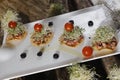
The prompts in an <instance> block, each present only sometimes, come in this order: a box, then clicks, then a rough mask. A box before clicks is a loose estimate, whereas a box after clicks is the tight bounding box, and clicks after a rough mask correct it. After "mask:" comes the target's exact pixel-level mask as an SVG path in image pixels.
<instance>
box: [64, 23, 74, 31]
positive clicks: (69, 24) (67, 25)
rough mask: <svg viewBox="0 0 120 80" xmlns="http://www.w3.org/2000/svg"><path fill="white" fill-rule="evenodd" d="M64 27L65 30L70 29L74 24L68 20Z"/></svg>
mask: <svg viewBox="0 0 120 80" xmlns="http://www.w3.org/2000/svg"><path fill="white" fill-rule="evenodd" d="M64 28H65V30H66V31H72V30H73V28H74V26H73V24H72V23H70V22H68V23H66V24H65V26H64Z"/></svg>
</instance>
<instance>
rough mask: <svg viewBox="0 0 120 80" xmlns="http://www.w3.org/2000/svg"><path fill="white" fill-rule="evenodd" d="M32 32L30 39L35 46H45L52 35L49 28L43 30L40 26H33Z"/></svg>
mask: <svg viewBox="0 0 120 80" xmlns="http://www.w3.org/2000/svg"><path fill="white" fill-rule="evenodd" d="M34 30H35V31H34V32H33V33H32V36H31V39H32V42H33V43H35V44H37V45H40V44H46V42H48V41H49V39H50V38H51V37H52V35H53V33H52V29H51V28H50V27H44V28H43V26H42V25H41V24H35V26H34Z"/></svg>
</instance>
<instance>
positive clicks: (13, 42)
mask: <svg viewBox="0 0 120 80" xmlns="http://www.w3.org/2000/svg"><path fill="white" fill-rule="evenodd" d="M26 36H27V32H26V31H25V32H24V33H23V34H22V35H21V36H19V37H20V38H12V39H11V38H10V36H9V34H7V37H6V44H7V45H8V46H10V45H11V46H15V45H17V44H19V43H20V42H21V41H22V40H23V39H25V37H26Z"/></svg>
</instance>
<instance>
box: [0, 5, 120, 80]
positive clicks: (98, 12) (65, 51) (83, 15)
mask: <svg viewBox="0 0 120 80" xmlns="http://www.w3.org/2000/svg"><path fill="white" fill-rule="evenodd" d="M69 20H74V22H75V25H78V26H80V27H83V28H85V30H86V31H85V32H84V36H85V40H84V42H83V43H82V44H80V46H78V47H77V48H69V47H63V46H61V45H60V42H59V37H60V36H61V34H62V33H63V29H64V24H65V23H66V22H68V21H69ZM90 20H92V21H93V22H94V25H93V26H92V27H89V26H88V21H90ZM104 20H111V17H110V16H108V15H107V13H106V9H105V7H104V6H103V5H98V6H94V7H90V8H86V9H83V10H78V11H75V12H70V13H67V14H63V15H60V16H56V17H51V18H47V19H43V20H38V21H35V22H32V23H28V24H25V26H26V27H27V29H28V35H27V37H26V38H25V40H24V41H23V42H22V43H21V44H20V45H18V46H17V47H16V48H14V49H13V50H12V51H10V52H9V53H5V54H3V53H1V52H0V56H1V57H3V59H2V58H1V57H0V80H3V79H5V78H9V79H11V78H15V77H19V76H23V75H28V74H33V73H37V72H43V71H47V70H51V69H56V68H60V67H64V66H67V65H71V64H73V63H76V62H85V61H89V60H94V59H98V58H102V57H106V56H112V55H116V54H119V53H120V52H119V51H120V42H119V43H118V45H119V46H118V50H117V52H116V53H113V54H109V55H105V56H100V57H93V58H91V59H87V60H85V59H84V56H83V55H82V52H81V51H82V48H83V47H84V46H86V45H90V41H91V40H90V39H89V38H88V37H91V36H92V35H93V34H94V32H95V30H96V29H97V28H98V27H99V26H100V25H101V23H102V22H103V21H104ZM50 21H52V22H53V28H54V37H53V39H52V41H51V42H50V44H49V46H48V45H47V46H46V47H45V50H44V52H43V55H42V56H41V57H38V56H37V52H38V51H39V50H40V48H36V47H34V46H32V45H31V43H30V35H31V32H32V31H33V26H34V24H35V23H42V24H44V25H47V24H48V22H50ZM118 36H120V33H118ZM119 40H120V39H119ZM26 50H27V57H26V58H25V59H21V58H20V54H21V53H22V52H24V51H26ZM56 52H59V58H58V59H54V58H53V54H54V53H56ZM94 55H95V54H94V53H93V56H94Z"/></svg>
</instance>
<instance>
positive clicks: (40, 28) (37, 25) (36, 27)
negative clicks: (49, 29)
mask: <svg viewBox="0 0 120 80" xmlns="http://www.w3.org/2000/svg"><path fill="white" fill-rule="evenodd" d="M42 28H43V26H42V24H39V23H37V24H35V25H34V30H35V31H36V32H40V31H41V30H42Z"/></svg>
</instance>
